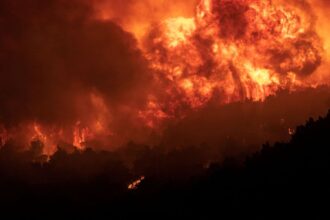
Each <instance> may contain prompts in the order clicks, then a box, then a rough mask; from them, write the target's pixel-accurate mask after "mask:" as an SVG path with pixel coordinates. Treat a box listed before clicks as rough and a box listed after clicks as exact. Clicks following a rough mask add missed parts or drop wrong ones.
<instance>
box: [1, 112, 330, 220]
mask: <svg viewBox="0 0 330 220" xmlns="http://www.w3.org/2000/svg"><path fill="white" fill-rule="evenodd" d="M329 131H330V111H329V113H328V115H327V116H326V117H324V118H322V117H320V118H319V119H318V120H316V121H315V120H313V119H309V120H308V121H307V123H306V125H304V126H299V127H297V129H296V131H295V134H294V135H293V136H292V139H291V141H290V142H288V143H275V144H274V145H273V146H271V145H270V144H268V143H266V144H264V145H263V146H262V149H261V150H260V151H259V152H256V153H255V154H253V155H250V156H248V157H247V158H246V159H245V160H240V159H238V158H227V159H225V160H224V161H219V162H213V163H210V162H209V161H208V158H207V156H206V155H205V154H204V151H203V147H205V146H200V147H183V148H180V149H176V150H171V151H168V150H167V148H166V147H164V146H163V147H162V146H159V147H153V148H151V147H149V146H140V145H136V144H133V143H130V144H128V145H127V146H126V147H123V148H122V149H120V150H118V151H115V152H105V151H102V152H95V151H93V150H92V149H87V150H85V151H78V150H75V151H74V152H73V153H70V154H69V153H67V152H66V151H64V150H63V149H61V148H59V149H58V151H57V152H56V153H55V154H54V155H53V156H52V157H50V158H47V157H45V156H40V152H41V149H42V143H41V142H38V141H34V142H32V143H31V148H30V150H29V151H26V152H17V151H16V150H15V149H19V148H18V147H17V146H16V143H15V141H14V140H12V141H9V142H8V143H7V144H6V145H5V146H3V147H2V148H1V150H0V177H1V181H0V193H1V209H2V210H4V211H9V210H12V209H14V210H24V211H25V212H24V213H25V214H26V215H28V214H31V215H33V216H34V217H38V216H35V213H36V210H38V211H37V213H39V214H40V216H42V215H41V213H53V214H54V212H55V213H59V212H61V211H66V212H68V213H71V214H73V215H75V216H80V215H81V216H85V215H86V214H91V215H92V216H94V217H95V216H96V214H100V213H103V214H104V213H105V214H107V215H108V216H116V217H118V216H120V217H121V218H126V217H127V218H128V217H130V216H143V217H144V218H147V217H151V218H161V217H166V218H174V219H176V218H179V217H181V218H188V217H191V218H200V219H209V218H210V219H211V218H213V216H218V217H219V218H220V217H221V216H224V215H227V214H229V215H231V216H232V217H236V216H243V217H245V216H248V215H252V216H254V217H261V218H265V219H269V218H271V217H273V216H274V215H279V214H284V213H287V212H288V211H290V212H291V213H294V214H295V216H296V217H297V215H305V213H306V211H308V210H312V208H314V207H317V208H318V209H322V208H325V209H326V208H327V205H328V203H327V202H326V200H324V199H327V198H329V195H330V187H329V186H330V182H329V177H330V160H329V159H330V149H329V146H330V138H329ZM142 175H143V176H145V179H144V180H143V181H142V182H141V184H140V185H138V187H137V188H136V189H134V190H128V189H127V186H128V184H129V183H131V182H132V181H133V180H135V179H137V178H139V177H140V176H142ZM55 207H56V211H54V208H55ZM313 210H315V209H313ZM320 213H321V212H314V213H313V216H314V217H316V216H317V214H320Z"/></svg>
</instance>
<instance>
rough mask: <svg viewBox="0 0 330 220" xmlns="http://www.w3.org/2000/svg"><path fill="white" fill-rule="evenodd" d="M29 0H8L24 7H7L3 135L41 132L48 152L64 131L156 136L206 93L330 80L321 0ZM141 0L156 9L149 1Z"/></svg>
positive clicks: (253, 92) (205, 99) (65, 138)
mask: <svg viewBox="0 0 330 220" xmlns="http://www.w3.org/2000/svg"><path fill="white" fill-rule="evenodd" d="M29 2H30V3H31V4H30V5H31V7H30V9H31V10H30V11H29V10H24V9H23V8H24V7H21V8H17V7H19V6H18V5H15V4H12V3H10V1H9V0H6V1H4V3H2V4H3V8H4V9H5V10H6V9H8V10H7V11H17V14H10V13H9V14H8V13H7V14H6V13H4V15H3V16H2V18H0V21H1V22H2V21H5V22H8V25H7V26H6V27H5V28H4V29H3V30H2V31H1V35H2V37H1V47H3V50H2V51H5V52H4V53H1V54H0V59H1V64H2V66H4V67H3V68H2V69H1V74H2V75H3V76H2V78H3V82H0V88H1V94H2V96H1V97H0V104H1V106H3V107H2V109H1V110H0V122H1V124H0V145H4V144H5V143H6V142H7V141H9V140H11V139H15V140H16V139H17V140H19V142H20V144H22V145H24V146H26V147H29V146H30V143H31V141H34V140H39V141H41V142H42V143H43V144H44V149H43V154H47V155H50V154H52V153H54V152H55V151H56V148H57V146H58V145H60V144H62V145H63V143H65V145H70V146H71V147H76V148H78V149H84V148H86V147H95V146H98V147H99V148H102V149H104V148H106V149H108V148H114V147H118V146H120V145H123V144H125V143H126V142H128V141H131V140H133V141H137V142H142V143H149V142H150V140H149V139H150V136H157V137H158V136H161V132H162V130H163V129H164V127H166V125H167V123H168V122H169V121H180V120H182V119H184V118H185V117H186V116H187V115H188V114H189V113H190V112H192V111H198V110H200V109H203V108H204V107H206V106H208V105H209V104H210V103H213V104H214V103H216V104H217V105H220V106H221V105H226V104H230V103H234V102H242V101H247V100H248V101H254V102H262V101H264V100H266V99H267V97H269V96H272V95H276V94H277V93H278V92H279V91H282V90H285V91H290V92H294V91H298V90H303V89H306V88H316V87H318V86H321V85H325V84H328V83H329V80H328V79H330V78H329V74H328V72H327V71H325V69H326V67H327V66H328V60H329V57H330V56H329V54H330V53H329V51H330V50H329V42H328V40H327V39H326V37H327V36H328V33H327V30H325V29H326V28H325V27H326V24H327V21H328V20H327V19H326V18H325V15H324V14H326V13H324V14H322V12H321V11H320V10H321V9H322V7H323V5H322V4H324V5H326V3H322V2H321V1H316V0H315V1H310V2H307V1H301V2H300V3H299V2H298V1H288V2H285V3H284V2H282V1H279V0H278V1H271V0H265V1H261V0H230V1H229V0H199V1H197V2H194V1H189V3H188V1H184V0H182V1H178V2H177V3H175V1H170V2H168V5H170V6H168V8H167V10H161V9H163V8H164V7H165V3H164V2H163V1H159V2H158V1H145V2H143V3H141V1H137V3H130V4H131V5H129V4H127V5H125V4H126V3H120V2H121V1H120V2H117V1H114V0H108V1H102V3H100V2H97V1H85V2H84V3H81V2H79V1H72V2H70V3H63V2H60V1H57V0H52V2H54V5H55V7H54V8H51V6H49V8H47V7H48V6H45V7H46V9H47V10H49V11H50V12H52V13H54V15H46V14H43V13H42V12H40V8H38V7H39V6H35V5H34V4H33V3H34V1H33V0H29ZM302 2H304V3H302ZM27 4H29V3H27ZM33 5H34V6H33ZM146 5H147V6H150V7H151V8H155V9H157V10H155V11H156V12H154V14H153V12H150V11H149V12H150V16H147V15H146V14H147V13H142V12H145V11H148V10H147V8H148V7H146ZM0 6H1V5H0ZM23 6H24V5H23ZM190 6H193V7H191V8H193V9H192V10H191V11H189V10H184V9H183V8H190ZM312 6H315V7H314V8H313V7H312ZM1 7H2V6H1ZM40 7H41V6H40ZM324 7H325V6H324ZM73 8H75V9H73ZM113 8H115V9H116V10H114V9H113ZM34 9H35V10H36V11H37V12H36V11H34ZM57 10H58V11H57ZM125 10H128V11H125ZM41 11H42V10H41ZM137 11H138V12H140V13H136V12H137ZM187 11H188V12H187ZM20 12H22V14H23V15H24V16H23V15H20ZM55 12H56V13H55ZM52 13H48V14H52ZM130 14H132V16H130ZM22 16H23V17H22ZM30 17H31V19H30ZM132 17H133V18H132ZM42 20H45V21H47V22H48V23H49V24H48V23H47V24H45V23H42V22H41V21H42ZM10 21H14V22H16V23H10ZM15 25H17V26H19V27H18V28H17V30H16V32H15V30H13V29H12V27H13V26H15ZM43 27H44V28H45V30H43ZM124 30H125V31H127V32H125V31H124ZM58 32H61V33H63V36H59V35H58V34H56V33H58ZM128 32H129V33H128ZM17 33H19V34H18V35H20V36H23V38H20V37H19V36H18V35H17ZM4 64H8V65H4ZM17 79H20V80H19V81H20V82H21V81H22V82H24V83H23V84H22V85H20V84H19V83H18V81H17ZM26 91H27V92H26ZM21 110H22V111H21ZM289 133H290V134H291V133H292V132H291V130H289ZM155 134H156V135H155ZM96 148H97V147H96Z"/></svg>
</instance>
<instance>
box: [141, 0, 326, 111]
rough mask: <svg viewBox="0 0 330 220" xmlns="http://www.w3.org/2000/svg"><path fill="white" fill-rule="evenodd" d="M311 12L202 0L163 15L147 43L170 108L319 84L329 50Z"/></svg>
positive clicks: (238, 0) (247, 0)
mask: <svg viewBox="0 0 330 220" xmlns="http://www.w3.org/2000/svg"><path fill="white" fill-rule="evenodd" d="M307 16H308V15H307V14H304V13H303V12H301V11H299V10H298V9H295V8H292V7H289V6H288V7H284V6H283V5H275V4H273V3H272V1H259V0H233V1H228V0H202V1H201V2H200V3H199V4H198V6H197V9H196V15H195V17H193V18H183V17H178V18H170V19H167V20H165V21H163V22H161V23H160V24H159V25H157V26H156V27H154V29H153V30H152V31H151V33H150V34H148V37H147V39H146V40H145V42H144V44H143V45H144V47H143V49H144V51H145V53H146V56H147V57H148V60H149V61H150V63H151V66H152V68H153V69H154V71H155V72H156V73H157V78H161V80H160V81H161V83H162V84H165V86H163V87H165V88H166V89H165V91H166V92H167V94H168V96H169V97H168V98H167V100H169V101H168V102H169V103H162V105H164V106H172V109H167V110H164V111H165V113H166V114H170V115H171V114H174V113H177V112H178V111H179V110H180V109H182V106H188V107H189V108H192V109H196V108H199V107H202V106H204V105H205V104H206V103H208V102H210V101H211V100H214V101H216V102H218V103H222V104H224V103H229V102H234V101H241V100H246V99H248V100H253V101H263V100H264V99H265V98H266V97H268V96H270V95H274V94H276V92H277V91H279V90H281V89H287V90H290V91H293V90H296V89H299V88H304V87H312V86H313V84H312V83H311V82H310V80H309V79H310V77H311V75H312V73H314V71H315V70H316V69H317V68H318V67H319V65H320V64H321V54H322V52H323V51H322V42H321V40H320V38H319V37H318V36H317V35H316V33H315V31H314V30H313V23H312V18H308V17H307ZM166 108H167V107H164V109H166Z"/></svg>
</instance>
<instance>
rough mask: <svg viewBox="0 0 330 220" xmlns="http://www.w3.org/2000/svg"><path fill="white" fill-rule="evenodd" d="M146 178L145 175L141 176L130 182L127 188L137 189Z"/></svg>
mask: <svg viewBox="0 0 330 220" xmlns="http://www.w3.org/2000/svg"><path fill="white" fill-rule="evenodd" d="M144 179H145V177H144V176H141V177H140V178H139V179H137V180H135V181H133V182H132V183H130V184H129V185H128V187H127V189H129V190H134V189H137V188H138V186H139V185H140V184H141V183H142V181H143V180H144Z"/></svg>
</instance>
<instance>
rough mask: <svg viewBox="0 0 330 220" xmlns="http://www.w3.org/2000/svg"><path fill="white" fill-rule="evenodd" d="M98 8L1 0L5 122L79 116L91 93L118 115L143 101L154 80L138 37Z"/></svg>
mask: <svg viewBox="0 0 330 220" xmlns="http://www.w3.org/2000/svg"><path fill="white" fill-rule="evenodd" d="M93 13H94V11H93V6H92V5H91V2H90V1H87V0H83V1H81V0H70V1H66V0H49V1H44V0H24V1H20V0H2V1H1V2H0V26H1V30H0V74H1V81H0V106H1V107H0V121H1V122H3V123H5V124H6V125H7V126H9V125H14V124H17V123H19V122H21V121H24V120H30V119H32V120H39V121H42V122H49V123H64V124H65V123H72V122H74V121H76V120H82V119H81V118H83V117H85V116H84V115H85V113H89V114H93V109H92V104H91V103H90V100H89V94H90V93H91V92H93V93H96V94H98V95H100V96H102V97H103V98H104V99H105V100H106V103H107V105H108V106H112V111H113V113H114V114H116V112H117V111H120V110H119V108H121V107H122V106H126V107H127V106H129V107H127V108H129V109H134V108H137V107H138V106H140V105H143V102H144V97H145V93H144V92H146V91H147V89H146V85H149V84H150V83H149V76H148V74H147V72H148V71H147V68H146V65H145V61H144V59H143V58H142V55H141V53H140V51H139V50H138V49H137V47H136V42H135V39H134V38H133V36H132V35H130V34H128V33H126V32H124V31H123V30H122V29H121V28H120V27H119V26H118V25H116V24H114V23H112V22H102V21H96V20H93V19H92V18H93V16H94V15H93ZM119 106H120V107H119ZM130 111H132V110H130Z"/></svg>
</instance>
